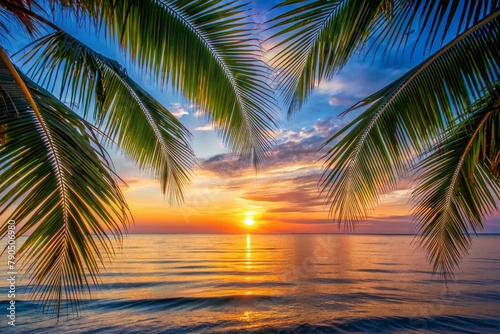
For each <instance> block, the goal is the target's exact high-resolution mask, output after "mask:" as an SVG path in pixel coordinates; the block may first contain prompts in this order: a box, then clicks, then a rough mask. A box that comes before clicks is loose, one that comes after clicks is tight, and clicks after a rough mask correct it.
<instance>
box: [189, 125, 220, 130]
mask: <svg viewBox="0 0 500 334" xmlns="http://www.w3.org/2000/svg"><path fill="white" fill-rule="evenodd" d="M194 129H195V130H196V131H212V130H214V129H215V127H214V125H213V124H206V125H203V126H199V127H197V128H194Z"/></svg>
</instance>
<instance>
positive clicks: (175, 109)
mask: <svg viewBox="0 0 500 334" xmlns="http://www.w3.org/2000/svg"><path fill="white" fill-rule="evenodd" d="M171 106H172V107H171V108H170V112H171V113H172V115H173V116H174V117H176V118H181V117H182V116H184V115H189V112H188V111H187V110H186V108H184V107H183V106H182V105H181V104H180V103H178V102H176V103H172V104H171Z"/></svg>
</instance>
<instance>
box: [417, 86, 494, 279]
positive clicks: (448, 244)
mask: <svg viewBox="0 0 500 334" xmlns="http://www.w3.org/2000/svg"><path fill="white" fill-rule="evenodd" d="M499 101H500V95H499V91H498V86H497V90H495V91H493V94H487V95H486V96H485V97H484V98H482V99H480V100H479V101H478V102H477V103H476V104H475V105H474V108H473V110H472V112H471V114H470V116H467V117H464V119H463V120H462V121H461V122H460V123H459V124H457V125H456V126H455V127H453V128H452V129H450V131H449V132H448V133H447V134H446V136H445V138H444V139H443V141H441V142H439V143H438V145H436V147H434V148H433V150H432V152H431V153H430V154H429V155H428V156H426V157H425V159H423V160H422V161H421V162H420V163H419V165H418V166H417V167H418V169H419V170H422V172H421V173H420V175H419V177H418V178H417V184H416V188H415V190H414V191H413V194H412V195H413V203H414V205H415V207H414V215H415V221H416V222H417V224H418V231H419V233H420V235H421V236H422V237H423V238H422V239H421V241H420V243H421V245H422V246H423V247H424V248H425V249H426V250H427V251H428V254H429V259H430V260H431V261H432V262H433V264H434V270H435V271H438V272H440V273H443V274H444V275H445V276H446V277H448V276H450V275H451V273H452V272H453V269H455V267H456V266H457V265H458V261H459V259H460V258H461V257H462V256H463V255H464V254H466V253H467V251H468V249H469V248H470V243H471V237H470V233H476V232H477V231H479V230H481V229H482V228H483V225H482V219H483V218H484V217H486V216H488V215H489V214H491V213H498V209H497V205H496V201H498V200H499V199H500V182H499V179H498V174H499V173H498V172H499V170H498V160H499V156H500V150H499V148H498V145H497V144H496V143H497V141H499V142H500V137H499V132H498V128H499V125H500V123H499V122H500V106H499Z"/></svg>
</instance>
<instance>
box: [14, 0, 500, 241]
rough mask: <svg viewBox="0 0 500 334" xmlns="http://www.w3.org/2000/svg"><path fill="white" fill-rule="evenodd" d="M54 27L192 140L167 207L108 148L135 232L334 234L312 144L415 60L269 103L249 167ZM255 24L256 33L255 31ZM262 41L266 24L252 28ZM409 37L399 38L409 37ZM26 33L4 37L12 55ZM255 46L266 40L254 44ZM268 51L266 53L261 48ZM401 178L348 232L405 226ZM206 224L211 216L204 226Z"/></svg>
mask: <svg viewBox="0 0 500 334" xmlns="http://www.w3.org/2000/svg"><path fill="white" fill-rule="evenodd" d="M276 3H278V1H272V2H270V1H253V2H252V3H251V8H250V11H251V13H252V15H253V16H252V17H253V19H254V20H255V28H256V29H259V28H264V27H265V26H266V25H265V22H266V21H267V20H268V19H269V18H270V17H272V15H273V14H274V13H275V11H270V9H271V7H272V6H273V5H274V4H276ZM57 22H58V24H59V25H60V26H61V27H62V28H63V29H65V30H67V31H68V32H70V33H71V34H73V35H74V36H75V37H76V38H78V39H80V40H81V41H83V42H85V43H86V44H88V45H89V46H91V47H92V48H94V49H95V50H97V51H98V52H100V53H102V54H104V55H105V56H107V57H110V58H112V59H116V60H118V61H119V62H120V63H121V64H122V65H125V66H126V68H127V72H128V73H129V75H130V76H131V77H132V78H133V79H134V80H135V81H136V82H139V83H140V84H141V85H142V86H143V87H144V88H146V89H147V90H148V92H149V93H151V94H152V95H153V96H154V97H155V98H156V99H157V100H158V101H160V102H161V103H162V104H163V105H164V106H165V107H167V108H168V109H169V110H170V111H171V112H172V113H173V114H174V115H175V116H176V117H177V118H179V119H180V120H181V121H182V123H183V124H184V125H185V126H187V128H188V129H189V130H190V132H191V133H192V134H193V136H192V145H193V147H194V150H195V153H196V155H197V157H198V159H199V161H198V163H199V167H198V169H197V170H196V174H197V176H196V177H195V179H194V180H193V186H192V188H191V189H190V190H189V191H188V192H187V194H186V203H185V204H184V205H183V206H180V207H170V206H168V204H167V203H166V202H165V201H164V199H163V195H162V194H161V191H160V187H159V184H158V182H156V181H155V180H154V179H153V178H152V177H151V176H150V175H147V174H146V173H143V172H140V171H139V170H138V169H137V168H136V167H135V165H134V163H133V162H132V161H130V160H129V159H127V158H125V157H124V156H122V155H121V154H120V153H119V152H117V151H114V150H112V151H111V152H110V153H111V154H112V157H113V159H114V162H115V166H116V169H117V172H118V173H119V175H120V176H121V177H122V178H123V179H124V180H125V181H126V182H127V183H128V185H129V187H128V188H124V193H125V195H126V197H127V200H128V201H129V204H130V206H131V208H132V213H133V214H134V217H135V220H136V224H135V225H134V226H133V228H132V232H138V233H151V232H156V233H174V232H182V233H199V232H214V233H216V232H242V231H252V232H263V233H272V232H342V231H343V230H342V229H340V230H339V229H338V228H337V226H336V225H335V224H333V223H332V220H331V218H329V216H328V206H327V205H325V203H324V201H323V199H322V197H321V196H320V195H319V191H318V181H319V178H320V176H321V173H322V168H321V156H322V152H318V149H319V148H320V146H321V145H322V144H323V143H324V142H325V141H326V140H327V139H328V138H329V137H330V136H331V135H333V134H334V133H335V132H336V131H337V130H338V129H339V128H341V127H342V126H343V125H345V124H346V123H347V122H348V121H349V120H350V119H351V118H352V116H349V115H348V116H346V117H345V118H342V119H340V118H338V115H339V114H340V113H341V112H342V111H344V110H345V109H346V108H348V107H349V106H351V105H353V104H354V103H356V102H357V101H359V100H360V99H362V98H364V97H366V96H368V95H370V94H371V93H373V92H374V91H376V90H377V89H379V88H381V87H383V86H385V85H386V84H388V83H390V82H391V81H392V80H394V79H396V78H398V77H399V76H400V75H402V74H403V73H405V72H406V71H407V70H409V69H410V68H411V67H413V66H414V65H416V64H417V63H419V62H420V61H422V59H423V51H422V49H421V48H420V47H419V48H417V49H416V50H415V53H414V56H413V57H412V58H411V59H410V57H409V54H410V53H409V52H407V53H406V54H405V56H403V57H397V58H395V57H387V58H384V59H381V56H380V55H377V57H373V56H368V57H367V58H364V57H362V56H359V57H358V56H355V57H354V58H353V59H352V61H350V62H349V63H348V64H347V65H346V66H345V68H344V69H343V70H342V71H341V72H340V73H339V74H338V75H337V76H336V77H334V78H333V79H332V80H331V81H327V82H322V83H321V84H320V85H319V87H317V89H316V90H315V91H314V93H313V94H312V96H311V97H310V99H309V100H308V102H307V103H306V104H305V106H304V108H303V110H302V111H301V112H300V113H297V114H296V115H294V116H293V117H292V118H291V119H287V117H286V114H285V110H286V107H285V106H283V104H282V103H279V107H278V108H277V109H276V110H275V112H276V113H277V114H278V118H279V122H280V123H279V126H280V130H279V132H278V134H277V137H276V145H275V147H274V149H273V151H272V152H271V155H270V158H269V159H268V160H267V161H265V162H264V163H263V165H262V166H261V169H260V171H259V173H255V171H254V170H253V169H252V168H251V166H249V165H247V164H246V163H244V162H242V161H240V160H239V159H238V157H235V156H233V155H231V154H230V153H229V152H228V150H227V149H226V148H225V147H224V145H223V144H222V141H221V140H220V138H219V137H218V136H217V133H216V131H215V130H214V129H213V127H212V125H211V124H210V122H209V121H208V120H207V119H206V117H205V116H204V115H203V114H202V113H201V112H200V111H199V109H198V108H197V106H196V105H193V104H192V103H190V102H189V101H187V99H185V98H184V97H183V96H182V95H177V94H173V92H172V89H170V88H169V87H159V86H158V85H157V84H156V83H154V82H153V81H151V80H150V79H149V78H148V77H147V75H145V73H143V72H142V71H140V70H138V69H137V68H134V66H132V64H131V63H130V62H129V61H128V60H127V58H126V57H125V56H124V55H123V54H122V53H120V51H119V48H118V47H117V46H116V45H113V44H110V43H109V42H108V41H106V40H105V38H103V36H101V37H100V38H95V36H94V34H92V33H89V31H87V30H82V29H77V28H76V27H75V25H74V22H73V21H72V20H68V19H67V18H63V17H58V18H57ZM256 31H257V30H256ZM258 33H259V35H260V36H261V37H262V39H263V40H265V39H266V38H267V37H269V36H270V34H271V32H270V31H259V32H258ZM414 38H415V37H413V36H409V39H410V42H411V40H412V39H414ZM26 42H27V40H25V39H22V38H19V39H14V40H13V42H12V44H11V46H10V47H9V45H7V47H8V49H9V50H10V51H12V52H14V51H17V50H19V49H20V48H21V47H22V46H23V45H25V43H26ZM262 46H263V48H264V49H270V48H271V47H272V46H273V45H272V42H269V41H264V42H263V43H262ZM267 57H272V52H269V53H268V54H267ZM409 190H410V184H409V183H408V182H406V181H402V182H401V184H400V185H398V187H397V188H396V189H395V190H394V191H393V192H391V193H389V194H387V195H386V197H385V200H384V201H383V202H382V203H381V204H380V206H379V207H377V208H376V209H375V210H374V211H373V213H372V215H371V216H370V218H369V219H368V220H367V221H365V222H362V223H361V224H360V226H359V228H358V229H357V232H360V233H368V232H369V233H411V232H412V231H413V225H412V224H411V223H410V221H411V219H410V217H409V215H408V214H409V210H410V206H409V205H408V204H407V202H408V198H409V197H408V194H409ZM248 217H251V218H252V219H254V220H255V221H256V222H257V223H256V224H255V226H252V227H248V228H247V227H245V228H247V229H250V230H242V228H241V222H242V221H243V220H244V219H246V218H248ZM214 221H215V222H216V223H214ZM490 221H497V223H495V224H491V223H489V224H487V227H486V229H485V232H500V226H499V224H498V221H499V219H498V217H497V218H492V219H490Z"/></svg>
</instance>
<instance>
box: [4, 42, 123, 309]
mask: <svg viewBox="0 0 500 334" xmlns="http://www.w3.org/2000/svg"><path fill="white" fill-rule="evenodd" d="M2 52H3V50H2ZM0 124H1V125H2V141H1V145H0V174H1V179H0V193H1V194H2V197H1V199H0V214H1V215H3V214H5V213H6V212H8V210H9V209H10V208H11V207H12V206H15V209H14V210H13V212H12V213H11V214H10V216H9V219H13V220H15V221H16V233H17V236H21V235H24V234H28V233H30V234H29V236H28V238H27V240H26V241H25V242H24V243H23V244H22V246H21V248H20V249H19V250H18V256H20V257H21V258H23V259H24V261H25V263H27V273H28V275H29V276H31V284H32V286H33V291H32V292H33V296H34V297H35V298H39V299H41V300H42V301H44V306H46V307H49V308H50V309H52V308H56V309H57V313H58V315H59V313H60V306H61V302H62V301H63V300H66V301H68V302H69V303H71V304H73V303H72V302H74V301H77V300H78V299H80V297H81V295H82V294H83V293H84V292H85V289H86V288H88V287H89V284H90V283H92V284H95V283H97V280H98V277H97V274H98V273H99V268H100V267H101V266H102V265H103V260H104V258H103V254H112V253H113V245H112V243H111V240H110V239H109V236H108V234H109V233H111V235H114V236H116V237H120V236H121V233H122V231H124V229H126V224H127V222H128V221H129V218H130V217H129V214H128V208H127V206H126V203H125V200H124V198H123V196H122V194H121V191H120V189H119V187H118V185H117V183H116V180H117V178H116V176H115V174H114V173H113V171H112V170H111V168H110V166H109V163H108V160H107V157H106V154H105V151H104V150H103V148H102V147H101V145H100V144H99V141H98V140H97V135H96V132H95V129H94V128H93V127H92V126H90V125H89V124H88V123H86V122H85V121H84V120H83V119H82V118H80V117H79V116H78V115H76V114H75V113H74V112H73V111H71V110H70V109H69V108H68V107H66V106H65V105H64V104H62V103H61V102H60V101H59V100H58V99H56V98H55V97H54V96H52V95H51V94H50V93H49V92H47V91H45V90H44V89H43V88H41V87H40V86H38V85H36V84H35V83H33V82H32V81H30V80H29V79H27V78H26V77H25V76H24V75H22V74H21V73H19V72H18V71H17V70H16V69H15V68H14V67H13V66H12V64H11V63H10V61H9V59H8V58H7V57H5V54H4V56H3V57H2V60H1V61H0ZM6 232H7V224H3V225H2V227H1V229H0V234H1V235H2V236H5V234H6ZM88 277H90V279H91V282H89V281H88Z"/></svg>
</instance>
